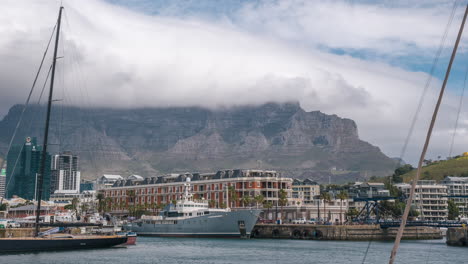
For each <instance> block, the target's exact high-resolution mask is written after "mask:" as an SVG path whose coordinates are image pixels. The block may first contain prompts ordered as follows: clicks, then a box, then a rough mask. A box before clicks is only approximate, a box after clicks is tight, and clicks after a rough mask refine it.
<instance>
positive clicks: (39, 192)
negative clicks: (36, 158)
mask: <svg viewBox="0 0 468 264" xmlns="http://www.w3.org/2000/svg"><path fill="white" fill-rule="evenodd" d="M62 10H63V6H60V9H59V15H58V21H57V31H56V33H55V47H54V57H53V60H52V75H51V77H50V90H49V100H48V102H47V116H46V123H45V128H44V141H43V142H44V143H43V148H42V153H41V164H40V167H39V175H38V179H37V182H38V183H37V189H38V190H37V208H36V231H35V233H34V236H35V237H37V236H38V235H39V216H40V214H41V200H42V191H43V188H42V185H43V182H44V173H45V167H46V158H47V140H48V137H49V121H50V110H51V108H52V96H53V91H54V79H55V64H56V62H57V49H58V44H59V36H60V21H61V19H62Z"/></svg>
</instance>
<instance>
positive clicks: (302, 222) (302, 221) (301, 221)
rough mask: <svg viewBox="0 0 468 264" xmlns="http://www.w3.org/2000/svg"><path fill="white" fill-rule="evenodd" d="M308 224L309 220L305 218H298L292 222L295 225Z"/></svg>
mask: <svg viewBox="0 0 468 264" xmlns="http://www.w3.org/2000/svg"><path fill="white" fill-rule="evenodd" d="M306 222H307V220H306V219H305V218H298V219H294V220H292V223H293V224H305V223H306Z"/></svg>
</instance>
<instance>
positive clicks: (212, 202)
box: [208, 200, 216, 208]
mask: <svg viewBox="0 0 468 264" xmlns="http://www.w3.org/2000/svg"><path fill="white" fill-rule="evenodd" d="M215 205H216V201H215V200H210V201H209V202H208V206H209V207H210V208H213V207H215Z"/></svg>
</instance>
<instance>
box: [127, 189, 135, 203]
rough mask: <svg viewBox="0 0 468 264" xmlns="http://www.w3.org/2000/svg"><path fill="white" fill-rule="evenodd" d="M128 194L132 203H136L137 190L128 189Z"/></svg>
mask: <svg viewBox="0 0 468 264" xmlns="http://www.w3.org/2000/svg"><path fill="white" fill-rule="evenodd" d="M127 195H128V198H129V199H130V201H129V202H130V203H135V197H136V193H135V190H128V191H127Z"/></svg>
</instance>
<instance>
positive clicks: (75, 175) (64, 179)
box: [50, 152, 81, 194]
mask: <svg viewBox="0 0 468 264" xmlns="http://www.w3.org/2000/svg"><path fill="white" fill-rule="evenodd" d="M51 174H52V175H51V178H50V188H51V189H50V192H51V193H52V194H53V193H74V194H78V193H80V179H81V173H80V171H79V169H78V157H77V156H74V155H72V154H71V153H70V152H65V153H62V154H60V155H54V156H52V167H51Z"/></svg>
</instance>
